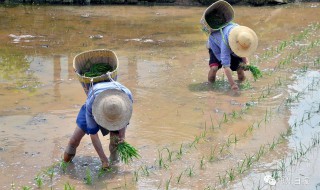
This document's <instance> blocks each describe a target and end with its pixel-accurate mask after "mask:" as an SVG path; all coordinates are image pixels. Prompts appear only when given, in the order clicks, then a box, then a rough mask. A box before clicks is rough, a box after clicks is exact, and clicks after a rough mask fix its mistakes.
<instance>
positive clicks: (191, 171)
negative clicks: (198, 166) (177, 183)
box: [186, 165, 195, 177]
mask: <svg viewBox="0 0 320 190" xmlns="http://www.w3.org/2000/svg"><path fill="white" fill-rule="evenodd" d="M186 172H187V175H188V176H189V177H192V176H194V175H195V173H194V165H193V166H192V167H190V166H189V167H188V168H187V169H186Z"/></svg>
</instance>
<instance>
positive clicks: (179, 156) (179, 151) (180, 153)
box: [177, 144, 183, 159]
mask: <svg viewBox="0 0 320 190" xmlns="http://www.w3.org/2000/svg"><path fill="white" fill-rule="evenodd" d="M182 149H183V144H181V145H180V148H179V150H178V152H177V159H181V158H182V153H183V151H182Z"/></svg>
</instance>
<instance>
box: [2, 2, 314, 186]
mask: <svg viewBox="0 0 320 190" xmlns="http://www.w3.org/2000/svg"><path fill="white" fill-rule="evenodd" d="M204 9H205V7H166V6H161V7H157V6H153V7H139V6H88V7H70V6H68V7H62V6H52V7H49V6H48V7H46V6H40V7H38V6H34V7H30V6H19V7H14V8H3V7H1V8H0V17H1V19H0V25H1V27H0V39H1V42H2V43H1V45H0V49H1V51H0V63H1V69H0V77H1V83H0V85H1V92H0V97H1V108H0V125H1V133H0V148H1V149H0V165H1V169H0V171H1V178H0V185H1V187H2V188H3V189H9V188H11V187H12V186H13V185H14V186H15V187H16V188H18V187H19V188H20V187H22V186H30V187H33V188H35V187H36V186H37V185H36V183H35V181H34V178H35V176H37V175H39V176H41V177H42V178H43V182H44V187H46V188H45V189H47V188H49V187H52V188H54V189H63V188H64V186H65V184H66V183H69V184H71V185H72V186H75V187H76V189H92V188H96V189H113V188H128V189H157V188H159V189H166V188H167V187H170V188H176V189H204V188H206V187H214V186H217V187H219V185H220V184H221V180H219V179H221V176H223V175H224V174H225V173H226V170H228V169H230V168H231V167H233V166H234V165H235V163H236V162H238V161H240V160H244V159H245V158H247V156H248V155H252V154H254V153H255V152H257V151H258V150H259V147H261V146H262V145H265V144H268V143H271V142H272V141H273V140H274V139H275V138H277V137H278V136H279V134H280V133H283V132H286V131H287V129H288V127H289V124H288V118H289V115H290V112H289V111H288V110H287V109H286V107H285V106H281V107H279V105H283V102H285V100H286V98H287V97H288V96H289V93H288V87H287V85H290V84H291V83H292V80H293V79H292V75H291V73H293V72H295V71H296V70H299V69H300V68H301V63H309V62H312V63H313V62H314V60H315V59H316V58H319V54H318V52H319V51H317V50H319V46H317V47H315V48H313V49H311V50H310V51H308V52H307V53H306V55H305V56H302V57H301V56H300V57H298V59H299V60H302V59H303V61H301V62H299V61H297V62H296V63H295V64H294V65H291V66H290V68H291V69H288V70H284V71H282V72H281V71H279V72H274V73H271V74H266V75H265V77H264V78H262V79H260V80H259V81H257V82H255V81H253V78H252V77H251V75H250V73H247V78H248V81H249V82H248V83H249V84H251V88H249V89H245V88H244V89H242V90H241V94H240V95H239V94H238V95H235V94H234V93H233V92H231V91H230V90H229V87H228V85H227V83H226V81H225V80H223V78H224V76H223V73H222V72H221V71H220V73H219V80H220V85H216V86H211V85H208V84H207V83H206V77H207V72H208V65H207V62H208V53H207V51H206V49H205V41H206V39H207V36H206V35H205V34H204V33H202V32H201V28H200V25H199V19H200V17H201V15H202V12H203V10H204ZM319 9H320V4H319V3H310V4H309V3H307V4H293V5H285V6H277V7H242V6H235V12H236V18H235V21H236V22H238V23H240V24H242V25H246V26H249V27H251V28H252V29H254V30H255V31H256V33H257V35H258V36H259V47H258V50H257V52H256V54H255V55H253V56H252V58H251V59H252V60H256V59H259V58H260V57H262V55H263V53H264V52H266V51H267V50H270V48H271V47H277V45H278V44H279V43H280V42H282V41H286V40H287V41H288V40H289V39H290V37H291V36H292V35H294V34H299V33H301V31H303V30H304V29H305V28H308V26H309V25H310V24H314V23H317V22H319V18H320V11H319ZM292 18H294V19H292ZM315 39H319V31H318V32H314V33H312V34H311V36H309V37H308V38H307V39H306V41H307V42H303V43H305V44H308V42H310V41H312V40H315ZM308 40H309V41H308ZM301 44H302V42H301ZM302 45H303V44H302ZM298 47H300V46H293V47H291V48H293V49H287V50H285V51H283V52H280V53H278V54H277V55H272V56H270V58H269V59H267V60H262V61H260V62H259V65H258V66H259V67H260V68H261V69H262V70H264V71H265V72H266V73H268V72H269V70H273V69H274V68H275V66H276V65H277V64H278V62H279V60H280V58H281V57H282V56H285V55H287V54H289V53H290V52H291V51H293V50H294V49H297V48H298ZM101 48H106V49H111V50H114V51H115V52H116V54H117V56H118V58H119V72H118V73H119V76H118V81H119V82H121V83H123V84H124V85H126V86H127V87H128V88H130V89H131V90H132V92H133V95H134V102H135V103H134V114H133V117H132V120H131V121H130V126H129V128H128V131H127V138H126V139H127V141H128V142H129V143H131V144H132V145H134V146H136V147H137V148H139V150H140V153H141V155H142V159H140V160H136V161H135V162H134V163H132V165H130V166H127V165H123V164H119V165H117V166H114V167H113V171H112V172H110V173H107V174H103V175H99V166H100V161H99V159H98V157H97V155H96V153H95V151H94V149H93V147H92V145H91V143H90V139H89V138H88V137H85V138H84V139H83V141H82V142H81V145H80V147H79V149H78V151H77V157H76V158H75V160H74V162H73V163H72V164H71V165H70V166H68V168H67V171H66V172H63V171H62V170H61V168H59V167H58V166H57V165H54V164H57V163H59V161H60V160H61V155H62V153H63V150H64V148H65V145H66V144H67V142H68V138H69V137H70V135H71V134H72V132H73V129H74V127H75V117H76V115H77V112H78V110H79V108H80V106H81V105H82V104H83V103H84V101H85V98H86V96H85V93H84V91H83V89H82V87H81V85H80V83H79V82H78V80H77V78H76V76H75V75H74V73H73V68H72V61H73V57H74V56H75V55H76V54H77V53H80V52H82V51H86V50H92V49H101ZM299 64H300V65H299ZM311 69H312V68H311ZM315 69H316V70H317V69H318V68H315ZM234 77H236V76H234ZM279 83H281V85H280V84H279ZM275 84H278V86H277V88H275V89H276V90H274V91H273V93H272V94H268V95H269V96H267V95H266V98H265V97H263V101H261V102H258V103H257V101H256V100H257V98H259V97H261V94H263V93H265V90H267V89H268V87H269V86H270V88H271V86H272V85H274V86H276V85H275ZM259 100H260V99H259ZM246 105H252V107H254V109H249V110H247V111H246V112H245V113H244V114H242V115H241V116H238V115H236V114H235V113H240V112H241V110H243V108H244V107H246ZM249 107H251V106H249ZM241 113H242V112H241ZM269 113H270V114H269ZM318 119H319V118H318ZM261 120H264V122H261ZM259 122H260V123H259ZM257 123H259V124H257ZM252 125H254V126H255V128H256V129H255V130H253V132H252V133H250V134H249V133H247V132H248V131H250V130H248V129H249V128H248V126H252ZM256 126H258V127H256ZM261 126H262V127H261ZM243 134H246V135H245V136H243ZM299 136H303V135H301V134H300V135H299ZM200 137H201V138H200ZM232 139H237V140H236V141H238V142H237V143H236V146H235V145H231V144H230V142H231V141H232ZM108 141H109V139H107V138H105V139H103V143H104V144H105V145H107V143H108ZM226 142H227V144H226ZM228 142H229V143H228ZM226 145H228V146H226ZM293 147H294V146H291V145H290V143H289V142H284V143H281V144H280V145H279V146H277V148H276V149H275V151H272V152H270V153H268V156H265V157H264V159H265V160H264V161H265V162H266V163H268V162H272V161H273V160H276V159H279V158H282V157H284V156H286V155H287V154H289V152H290V151H292V150H293V149H294V148H293ZM211 148H212V149H211ZM105 150H106V152H107V154H108V151H107V146H105ZM180 150H181V152H182V153H181V155H180V157H179V156H178V155H179V153H178V152H179V151H180ZM211 150H215V152H214V155H215V157H216V158H215V160H214V161H212V162H209V158H208V155H210V154H211ZM168 153H169V154H168ZM170 153H172V160H171V161H170V159H168V158H169V155H170ZM162 161H163V162H162ZM51 166H54V169H55V170H54V176H53V179H52V180H50V177H49V176H48V175H47V173H48V172H47V170H48V168H49V167H51ZM87 171H90V172H91V176H92V178H93V184H92V185H87V184H85V182H86V180H85V178H87V179H88V177H87ZM247 173H250V172H249V171H248V172H247ZM219 176H220V178H219Z"/></svg>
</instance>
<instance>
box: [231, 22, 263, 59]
mask: <svg viewBox="0 0 320 190" xmlns="http://www.w3.org/2000/svg"><path fill="white" fill-rule="evenodd" d="M228 40H229V46H230V48H231V50H232V51H233V52H234V53H235V54H236V55H238V56H239V57H248V56H250V55H251V54H253V53H254V51H256V49H257V47H258V37H257V35H256V33H255V32H254V31H253V30H252V29H251V28H249V27H246V26H235V27H234V28H232V29H231V31H230V33H229V37H228Z"/></svg>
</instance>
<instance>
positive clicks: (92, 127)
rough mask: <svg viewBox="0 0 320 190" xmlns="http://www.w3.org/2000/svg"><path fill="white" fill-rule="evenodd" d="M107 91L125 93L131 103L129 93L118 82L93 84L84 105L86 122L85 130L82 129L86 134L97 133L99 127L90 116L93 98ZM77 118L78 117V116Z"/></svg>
mask: <svg viewBox="0 0 320 190" xmlns="http://www.w3.org/2000/svg"><path fill="white" fill-rule="evenodd" d="M109 89H120V90H122V91H123V92H125V93H126V94H127V95H128V97H129V99H130V100H131V101H132V102H133V97H132V93H131V91H130V90H129V89H128V88H126V87H125V86H123V85H122V84H120V83H119V82H100V83H97V84H95V85H94V86H93V87H92V88H90V90H89V92H88V97H87V100H86V103H85V108H86V111H85V120H86V129H84V126H83V127H80V126H79V127H80V128H82V129H83V130H84V131H85V132H86V133H87V134H96V133H97V132H98V131H99V125H98V124H97V123H96V121H95V120H94V117H93V114H92V105H93V102H94V99H95V97H97V96H98V95H99V94H100V93H101V92H103V91H105V90H109ZM78 117H79V116H78ZM78 125H79V124H78Z"/></svg>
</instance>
